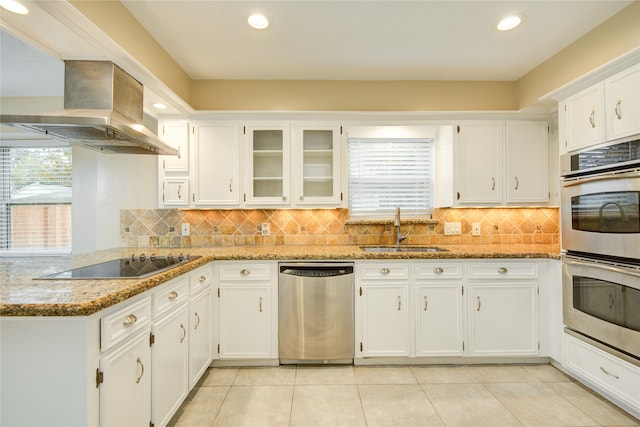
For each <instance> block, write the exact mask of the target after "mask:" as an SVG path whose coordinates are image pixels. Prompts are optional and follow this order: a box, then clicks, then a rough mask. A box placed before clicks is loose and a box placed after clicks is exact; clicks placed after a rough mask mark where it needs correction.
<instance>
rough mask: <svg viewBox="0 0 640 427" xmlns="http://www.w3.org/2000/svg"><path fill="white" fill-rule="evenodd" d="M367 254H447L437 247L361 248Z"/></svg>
mask: <svg viewBox="0 0 640 427" xmlns="http://www.w3.org/2000/svg"><path fill="white" fill-rule="evenodd" d="M360 249H362V250H363V251H365V252H447V249H442V248H439V247H437V246H360Z"/></svg>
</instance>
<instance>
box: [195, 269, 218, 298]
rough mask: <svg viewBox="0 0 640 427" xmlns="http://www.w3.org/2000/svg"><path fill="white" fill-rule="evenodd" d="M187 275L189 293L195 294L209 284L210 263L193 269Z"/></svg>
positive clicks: (211, 272) (211, 275)
mask: <svg viewBox="0 0 640 427" xmlns="http://www.w3.org/2000/svg"><path fill="white" fill-rule="evenodd" d="M189 277H190V282H189V285H190V287H191V289H190V290H191V295H195V294H197V293H198V292H200V291H202V290H203V289H206V288H208V287H209V286H210V285H211V279H212V278H213V269H212V267H211V265H205V266H204V267H200V268H198V269H196V270H193V271H192V272H191V273H190V274H189Z"/></svg>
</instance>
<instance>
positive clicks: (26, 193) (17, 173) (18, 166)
mask: <svg viewBox="0 0 640 427" xmlns="http://www.w3.org/2000/svg"><path fill="white" fill-rule="evenodd" d="M71 170H72V165H71V148H70V147H47V148H33V147H0V253H4V254H5V255H7V254H12V253H27V254H41V253H42V254H51V253H68V252H70V251H71Z"/></svg>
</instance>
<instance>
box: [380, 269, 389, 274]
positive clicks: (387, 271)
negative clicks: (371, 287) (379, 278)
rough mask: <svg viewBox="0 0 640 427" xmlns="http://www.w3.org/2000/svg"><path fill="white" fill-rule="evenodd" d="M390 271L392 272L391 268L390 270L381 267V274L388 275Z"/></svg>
mask: <svg viewBox="0 0 640 427" xmlns="http://www.w3.org/2000/svg"><path fill="white" fill-rule="evenodd" d="M389 273H391V270H389V269H388V268H381V269H380V274H384V275H387V274H389Z"/></svg>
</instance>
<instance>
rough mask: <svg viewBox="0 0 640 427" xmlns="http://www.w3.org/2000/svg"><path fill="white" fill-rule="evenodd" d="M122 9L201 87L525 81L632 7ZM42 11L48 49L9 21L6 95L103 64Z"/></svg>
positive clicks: (275, 4) (55, 85)
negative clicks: (211, 83) (262, 22)
mask: <svg viewBox="0 0 640 427" xmlns="http://www.w3.org/2000/svg"><path fill="white" fill-rule="evenodd" d="M122 3H123V4H124V5H125V6H126V7H127V8H128V9H129V10H130V12H131V13H132V14H133V15H134V16H135V17H136V19H138V21H140V23H141V24H142V25H144V26H145V28H147V30H148V31H149V32H150V33H151V35H152V36H153V37H154V38H155V39H156V40H157V41H158V42H159V43H160V45H162V46H163V47H164V48H165V49H166V51H167V52H168V53H169V55H171V56H172V57H173V58H174V59H175V60H176V61H177V62H178V63H179V64H180V65H181V66H182V67H183V69H184V70H185V71H186V72H187V73H188V74H189V76H190V77H191V78H193V79H322V80H325V79H339V80H345V79H346V80H349V79H353V80H442V79H446V80H515V79H518V78H520V77H521V76H523V75H524V74H526V73H527V72H528V71H530V70H531V69H533V68H534V67H536V66H537V65H539V64H540V63H542V62H544V61H545V60H547V59H548V58H550V57H551V56H553V55H554V54H555V53H557V52H559V51H560V50H562V49H563V48H564V47H566V46H568V45H570V44H571V43H572V42H574V41H575V40H577V39H578V38H580V37H582V36H583V35H584V34H586V33H587V32H589V31H590V30H592V29H593V28H595V27H597V26H598V25H600V24H601V23H602V22H604V21H605V20H607V19H608V18H610V17H611V16H613V15H614V14H616V13H617V12H619V11H620V10H621V9H623V8H624V7H626V6H627V5H628V4H630V3H631V1H617V0H615V1H612V0H604V1H599V0H588V1H581V0H572V1H546V0H537V1H417V0H416V1H383V0H378V1H367V0H361V1H331V0H321V1H305V0H299V1H268V0H266V1H243V0H236V1H209V0H199V1H186V0H162V1H161V0H123V1H122ZM34 9H35V10H34V15H36V16H33V17H30V18H29V20H24V22H25V23H27V22H29V23H30V24H29V25H34V26H36V27H40V30H42V28H51V31H48V32H47V37H45V38H46V40H39V41H38V43H31V44H27V43H25V42H23V41H22V40H20V39H19V38H16V37H14V36H12V35H11V34H10V33H12V32H15V33H17V34H25V33H26V34H28V33H30V32H33V33H35V32H36V31H35V30H33V31H32V30H30V29H29V28H27V27H26V25H27V24H25V27H23V28H17V26H19V25H21V24H18V22H19V21H18V19H22V18H14V17H10V16H8V15H9V14H8V12H3V13H2V15H0V18H1V21H0V22H1V23H2V27H3V31H2V32H1V33H0V38H1V40H0V42H1V44H0V47H1V51H0V67H1V68H0V95H1V96H61V95H62V93H63V76H62V73H63V63H62V59H67V58H73V59H99V58H101V53H99V52H98V51H97V49H95V48H94V47H93V46H91V45H90V44H89V43H87V41H86V40H73V39H72V36H73V32H71V31H68V30H67V29H64V28H63V29H60V27H64V25H60V22H58V23H57V26H56V27H55V28H54V25H53V23H52V21H51V20H52V19H53V18H51V17H50V16H46V13H44V12H43V11H42V10H40V9H38V8H34ZM258 10H259V11H262V12H264V13H266V14H267V15H268V16H269V17H270V18H271V20H272V27H270V28H269V29H267V30H266V31H263V32H259V31H256V30H254V29H251V28H249V27H248V26H247V25H246V24H245V18H246V17H247V16H248V14H249V13H251V12H253V11H258ZM510 13H518V14H522V15H524V16H525V21H524V24H523V25H522V26H521V27H519V28H517V29H516V30H514V31H511V32H507V33H499V32H498V31H497V30H495V25H496V23H497V21H498V20H499V19H500V18H502V17H503V16H505V15H507V14H510ZM10 18H11V19H10ZM16 28H17V29H18V30H20V31H5V29H8V30H13V29H16ZM77 38H78V37H77V36H76V39H77ZM30 42H31V41H30ZM32 44H39V45H40V46H39V48H42V47H43V46H42V45H47V46H45V51H43V50H40V49H36V48H34V47H33V46H32ZM104 59H109V58H104ZM149 99H151V96H149ZM147 101H149V100H148V99H147V90H146V87H145V104H146V103H147Z"/></svg>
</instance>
